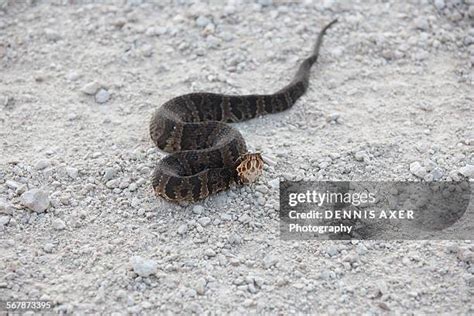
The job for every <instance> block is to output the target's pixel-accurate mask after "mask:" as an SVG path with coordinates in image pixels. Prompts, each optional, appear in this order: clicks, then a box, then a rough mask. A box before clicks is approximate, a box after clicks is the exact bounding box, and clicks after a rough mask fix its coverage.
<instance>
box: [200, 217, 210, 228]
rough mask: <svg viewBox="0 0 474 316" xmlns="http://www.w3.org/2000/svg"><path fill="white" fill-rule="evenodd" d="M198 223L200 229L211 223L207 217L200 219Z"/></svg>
mask: <svg viewBox="0 0 474 316" xmlns="http://www.w3.org/2000/svg"><path fill="white" fill-rule="evenodd" d="M198 222H199V224H201V226H202V227H206V226H207V225H209V224H210V223H211V219H210V218H209V217H201V218H200V219H199V220H198Z"/></svg>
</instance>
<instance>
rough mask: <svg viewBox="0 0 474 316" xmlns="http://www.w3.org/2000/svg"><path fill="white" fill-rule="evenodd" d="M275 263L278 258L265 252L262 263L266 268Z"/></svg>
mask: <svg viewBox="0 0 474 316" xmlns="http://www.w3.org/2000/svg"><path fill="white" fill-rule="evenodd" d="M277 263H278V258H277V257H276V256H274V255H272V254H267V255H266V256H265V257H264V258H263V265H264V266H265V268H266V269H268V268H270V267H272V266H274V265H275V264H277Z"/></svg>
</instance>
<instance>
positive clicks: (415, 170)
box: [410, 161, 426, 178]
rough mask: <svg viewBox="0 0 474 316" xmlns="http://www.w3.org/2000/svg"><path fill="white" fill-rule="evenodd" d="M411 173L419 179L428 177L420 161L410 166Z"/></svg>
mask: <svg viewBox="0 0 474 316" xmlns="http://www.w3.org/2000/svg"><path fill="white" fill-rule="evenodd" d="M410 172H411V173H412V174H414V175H415V176H417V177H419V178H424V177H425V176H426V169H425V168H424V167H423V166H421V163H420V162H418V161H415V162H412V163H411V164H410Z"/></svg>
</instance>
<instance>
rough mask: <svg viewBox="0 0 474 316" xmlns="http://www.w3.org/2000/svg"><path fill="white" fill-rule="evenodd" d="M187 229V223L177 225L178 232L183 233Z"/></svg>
mask: <svg viewBox="0 0 474 316" xmlns="http://www.w3.org/2000/svg"><path fill="white" fill-rule="evenodd" d="M187 231H188V225H186V224H182V225H181V226H179V227H178V234H180V235H184V234H186V232H187Z"/></svg>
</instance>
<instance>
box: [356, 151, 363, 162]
mask: <svg viewBox="0 0 474 316" xmlns="http://www.w3.org/2000/svg"><path fill="white" fill-rule="evenodd" d="M354 158H355V160H357V161H365V160H366V154H365V152H363V151H358V152H356V153H355V154H354Z"/></svg>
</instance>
